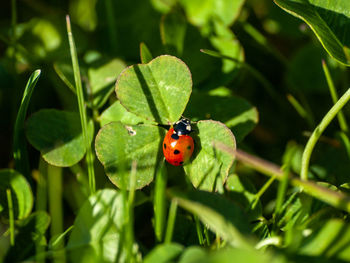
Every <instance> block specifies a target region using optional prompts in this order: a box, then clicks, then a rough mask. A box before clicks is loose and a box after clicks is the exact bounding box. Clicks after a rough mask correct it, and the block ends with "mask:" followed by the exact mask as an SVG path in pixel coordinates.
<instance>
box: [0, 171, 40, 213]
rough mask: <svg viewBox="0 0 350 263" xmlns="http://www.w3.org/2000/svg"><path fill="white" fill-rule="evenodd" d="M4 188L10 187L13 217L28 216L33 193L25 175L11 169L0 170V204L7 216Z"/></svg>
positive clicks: (31, 206) (31, 205)
mask: <svg viewBox="0 0 350 263" xmlns="http://www.w3.org/2000/svg"><path fill="white" fill-rule="evenodd" d="M6 189H11V195H12V201H13V210H14V218H15V219H23V218H25V217H27V216H29V214H30V212H31V211H32V208H33V193H32V190H31V188H30V185H29V183H28V182H27V180H26V179H25V177H24V176H23V175H21V174H20V173H19V172H17V171H15V170H12V169H3V170H0V205H1V206H2V207H3V209H4V210H3V213H4V214H5V216H6V217H7V218H8V204H7V197H6Z"/></svg>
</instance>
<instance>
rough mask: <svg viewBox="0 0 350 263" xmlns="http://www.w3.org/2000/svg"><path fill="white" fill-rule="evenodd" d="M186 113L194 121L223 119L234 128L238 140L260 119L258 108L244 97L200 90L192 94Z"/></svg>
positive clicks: (228, 125)
mask: <svg viewBox="0 0 350 263" xmlns="http://www.w3.org/2000/svg"><path fill="white" fill-rule="evenodd" d="M223 105H225V106H224V107H223ZM184 115H185V116H189V117H191V119H192V120H194V121H196V120H204V119H213V120H218V121H221V122H223V123H224V124H225V125H226V126H227V127H229V128H230V129H231V130H232V132H233V134H234V135H235V137H236V139H237V141H238V142H239V141H241V140H243V138H244V137H245V136H246V135H247V134H248V133H249V132H250V131H252V130H253V128H254V127H255V125H256V124H257V122H258V119H259V115H258V112H257V110H256V108H255V107H253V106H252V105H251V104H249V103H248V102H247V101H246V100H244V99H241V98H238V97H232V96H225V97H222V96H210V95H207V94H203V93H199V92H194V93H193V94H192V96H191V101H190V103H189V105H188V107H187V108H186V111H185V113H184Z"/></svg>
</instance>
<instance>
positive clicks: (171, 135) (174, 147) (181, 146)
mask: <svg viewBox="0 0 350 263" xmlns="http://www.w3.org/2000/svg"><path fill="white" fill-rule="evenodd" d="M191 131H192V129H191V123H190V121H189V120H188V119H185V118H183V119H181V120H179V121H178V122H176V123H175V125H174V127H171V128H170V129H169V131H168V132H167V134H166V135H165V138H164V141H163V153H164V157H165V160H167V162H168V163H170V164H172V165H175V166H179V165H183V164H184V163H186V162H187V161H188V160H189V159H190V157H191V155H192V153H193V149H194V143H193V139H192V137H191V136H190V135H188V134H190V133H191Z"/></svg>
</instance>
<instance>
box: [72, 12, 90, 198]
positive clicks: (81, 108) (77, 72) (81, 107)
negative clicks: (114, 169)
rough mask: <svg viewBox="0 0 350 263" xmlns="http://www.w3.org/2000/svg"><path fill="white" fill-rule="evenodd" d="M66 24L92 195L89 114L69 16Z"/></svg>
mask: <svg viewBox="0 0 350 263" xmlns="http://www.w3.org/2000/svg"><path fill="white" fill-rule="evenodd" d="M66 22H67V32H68V40H69V47H70V54H71V57H72V65H73V72H74V80H75V87H76V92H77V98H78V106H79V114H80V121H81V128H82V131H83V138H84V142H85V147H86V163H87V166H88V175H89V186H90V194H93V193H95V191H96V185H95V171H94V157H93V154H92V150H91V142H90V138H89V134H88V122H87V117H86V116H87V114H86V108H85V102H84V93H83V88H82V84H81V78H80V70H79V63H78V55H77V50H76V47H75V42H74V38H73V34H72V28H71V24H70V18H69V16H68V15H67V16H66Z"/></svg>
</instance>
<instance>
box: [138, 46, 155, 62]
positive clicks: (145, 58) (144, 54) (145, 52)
mask: <svg viewBox="0 0 350 263" xmlns="http://www.w3.org/2000/svg"><path fill="white" fill-rule="evenodd" d="M140 57H141V63H142V64H147V63H148V62H150V61H151V60H152V59H153V56H152V53H151V51H150V50H149V49H148V47H147V46H146V44H145V43H143V42H141V44H140Z"/></svg>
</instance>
